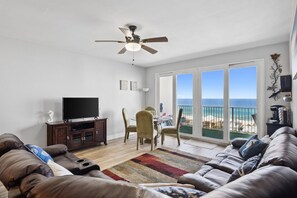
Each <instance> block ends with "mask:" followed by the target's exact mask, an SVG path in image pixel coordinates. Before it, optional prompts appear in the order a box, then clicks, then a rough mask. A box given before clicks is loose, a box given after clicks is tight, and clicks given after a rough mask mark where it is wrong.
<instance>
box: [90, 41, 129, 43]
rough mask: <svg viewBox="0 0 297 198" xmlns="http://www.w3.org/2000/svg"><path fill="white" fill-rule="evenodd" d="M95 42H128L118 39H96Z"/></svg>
mask: <svg viewBox="0 0 297 198" xmlns="http://www.w3.org/2000/svg"><path fill="white" fill-rule="evenodd" d="M95 42H104V43H106V42H113V43H126V42H125V41H116V40H95Z"/></svg>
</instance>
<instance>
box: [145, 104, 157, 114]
mask: <svg viewBox="0 0 297 198" xmlns="http://www.w3.org/2000/svg"><path fill="white" fill-rule="evenodd" d="M144 110H146V111H149V112H150V113H151V114H153V116H155V115H156V109H155V108H154V107H150V106H148V107H146V108H145V109H144Z"/></svg>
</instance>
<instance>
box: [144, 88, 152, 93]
mask: <svg viewBox="0 0 297 198" xmlns="http://www.w3.org/2000/svg"><path fill="white" fill-rule="evenodd" d="M149 90H150V88H142V91H144V92H148V91H149Z"/></svg>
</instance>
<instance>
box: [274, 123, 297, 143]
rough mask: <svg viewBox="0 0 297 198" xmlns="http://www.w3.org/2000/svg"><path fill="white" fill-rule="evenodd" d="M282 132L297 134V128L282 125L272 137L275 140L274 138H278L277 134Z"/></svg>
mask: <svg viewBox="0 0 297 198" xmlns="http://www.w3.org/2000/svg"><path fill="white" fill-rule="evenodd" d="M281 134H291V135H294V136H296V130H295V129H293V128H291V127H287V126H286V127H282V128H279V129H277V130H276V131H275V132H274V133H273V134H272V135H271V136H270V138H271V139H272V140H273V139H274V138H276V137H277V136H279V135H281Z"/></svg>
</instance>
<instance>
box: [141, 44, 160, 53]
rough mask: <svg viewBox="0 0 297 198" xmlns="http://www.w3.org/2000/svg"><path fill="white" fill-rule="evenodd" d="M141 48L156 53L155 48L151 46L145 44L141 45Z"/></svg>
mask: <svg viewBox="0 0 297 198" xmlns="http://www.w3.org/2000/svg"><path fill="white" fill-rule="evenodd" d="M141 48H142V49H144V50H145V51H148V52H149V53H151V54H155V53H157V52H158V51H157V50H155V49H153V48H150V47H148V46H146V45H143V44H142V45H141Z"/></svg>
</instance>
